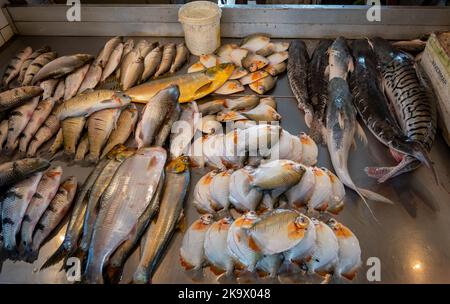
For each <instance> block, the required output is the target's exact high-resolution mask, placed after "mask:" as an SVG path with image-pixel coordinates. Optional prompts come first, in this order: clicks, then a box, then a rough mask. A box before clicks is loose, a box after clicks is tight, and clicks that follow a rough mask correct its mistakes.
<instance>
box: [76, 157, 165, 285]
mask: <svg viewBox="0 0 450 304" xmlns="http://www.w3.org/2000/svg"><path fill="white" fill-rule="evenodd" d="M166 158H167V155H166V151H165V150H164V149H162V148H144V149H140V150H138V151H137V152H136V154H135V155H133V156H131V157H130V158H128V159H126V160H125V162H124V163H123V164H122V165H121V166H120V168H119V170H117V172H116V174H115V175H114V178H113V179H112V180H111V183H110V184H109V186H108V188H107V189H106V190H105V192H104V194H103V195H102V199H101V202H100V204H101V205H102V206H105V207H104V208H102V209H100V212H99V214H98V217H97V221H96V223H95V228H94V234H93V235H92V241H91V246H90V249H89V254H88V259H87V262H86V273H85V280H86V281H87V282H90V283H102V282H103V267H104V265H105V263H106V261H107V260H108V259H109V257H110V256H111V254H112V253H113V252H114V251H115V250H116V249H117V247H119V245H120V244H122V243H123V242H124V241H126V240H127V239H128V238H129V237H130V233H131V232H132V230H133V228H134V227H135V225H136V223H137V222H138V220H139V218H140V217H141V216H142V214H143V213H144V211H145V210H146V209H147V206H148V205H149V204H150V202H151V199H152V197H153V195H154V194H155V192H156V189H157V187H158V182H159V180H160V177H161V174H162V173H163V170H164V164H165V162H166ZM171 192H172V191H171Z"/></svg>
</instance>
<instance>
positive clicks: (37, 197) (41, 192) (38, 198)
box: [20, 166, 63, 252]
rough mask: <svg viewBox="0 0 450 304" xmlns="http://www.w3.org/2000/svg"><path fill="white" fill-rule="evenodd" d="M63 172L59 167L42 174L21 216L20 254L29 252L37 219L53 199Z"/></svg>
mask: <svg viewBox="0 0 450 304" xmlns="http://www.w3.org/2000/svg"><path fill="white" fill-rule="evenodd" d="M62 173H63V170H62V168H61V167H60V166H57V167H54V168H51V169H48V170H47V171H46V172H44V174H43V176H42V179H41V180H40V182H39V184H38V186H37V188H36V192H35V193H34V195H33V197H32V199H31V201H30V203H29V205H28V207H27V210H26V212H25V215H24V216H23V221H22V227H21V230H20V236H21V238H20V239H21V247H22V248H23V250H22V252H29V251H30V248H29V246H31V243H32V240H33V232H34V228H35V227H36V225H37V223H38V222H39V219H40V218H41V216H42V215H43V214H44V212H45V210H46V209H47V207H48V205H49V204H50V202H51V201H52V199H53V198H54V197H55V195H56V192H57V190H58V188H59V184H60V182H61V177H62Z"/></svg>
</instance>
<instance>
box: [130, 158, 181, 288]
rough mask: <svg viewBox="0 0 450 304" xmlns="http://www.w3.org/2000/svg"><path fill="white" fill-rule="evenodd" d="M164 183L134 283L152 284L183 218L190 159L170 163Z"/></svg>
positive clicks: (146, 235)
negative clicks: (154, 219) (154, 275)
mask: <svg viewBox="0 0 450 304" xmlns="http://www.w3.org/2000/svg"><path fill="white" fill-rule="evenodd" d="M165 172H166V174H165V182H164V188H163V194H162V197H161V203H160V205H159V212H158V217H157V219H156V222H152V223H150V226H149V227H148V228H147V231H146V233H145V235H144V236H143V238H142V241H141V244H142V252H141V259H140V261H139V265H138V267H137V269H136V271H135V273H134V275H133V282H134V283H141V284H146V283H149V282H150V281H151V278H152V275H153V274H154V272H155V270H156V268H157V266H158V264H159V262H160V260H161V258H162V256H163V254H164V251H165V249H166V248H167V246H168V244H169V242H170V240H171V239H172V236H173V234H174V232H175V229H176V228H177V224H178V223H179V222H180V220H181V218H182V216H183V203H184V200H185V197H186V193H187V189H188V187H189V181H190V171H189V162H188V159H187V158H186V157H184V156H181V157H179V158H176V159H174V160H173V161H171V162H170V163H169V164H168V165H167V166H166V169H165Z"/></svg>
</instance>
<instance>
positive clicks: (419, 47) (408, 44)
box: [392, 39, 427, 53]
mask: <svg viewBox="0 0 450 304" xmlns="http://www.w3.org/2000/svg"><path fill="white" fill-rule="evenodd" d="M426 45H427V42H426V41H422V40H420V39H412V40H402V41H394V42H392V46H394V47H396V48H397V49H399V50H402V51H405V52H410V53H420V52H422V51H423V50H424V49H425V46H426Z"/></svg>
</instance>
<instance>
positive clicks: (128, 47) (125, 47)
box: [116, 38, 134, 80]
mask: <svg viewBox="0 0 450 304" xmlns="http://www.w3.org/2000/svg"><path fill="white" fill-rule="evenodd" d="M133 48H134V40H133V39H131V38H129V39H127V41H125V43H124V44H123V53H122V58H121V60H120V63H119V66H118V67H117V69H116V78H117V79H119V80H120V67H121V65H122V62H123V60H124V59H125V57H126V56H127V55H128V53H129V52H131V51H132V50H133Z"/></svg>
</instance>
